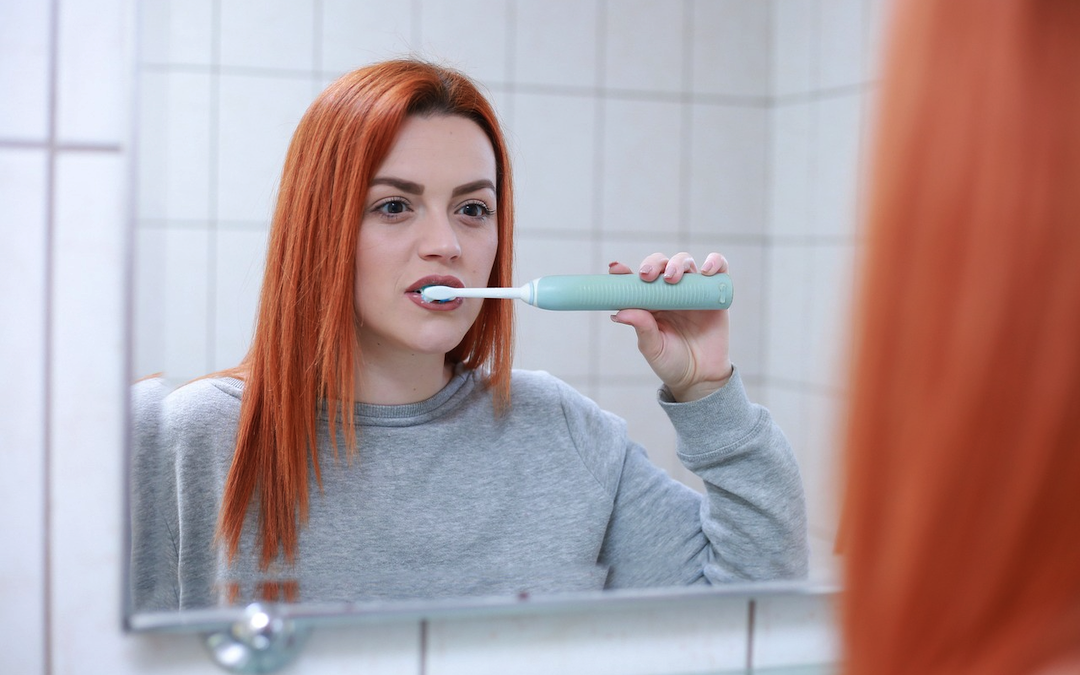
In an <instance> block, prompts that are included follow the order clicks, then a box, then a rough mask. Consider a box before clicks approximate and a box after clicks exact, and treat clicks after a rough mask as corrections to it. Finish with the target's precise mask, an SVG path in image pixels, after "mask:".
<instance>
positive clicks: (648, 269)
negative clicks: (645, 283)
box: [639, 265, 652, 274]
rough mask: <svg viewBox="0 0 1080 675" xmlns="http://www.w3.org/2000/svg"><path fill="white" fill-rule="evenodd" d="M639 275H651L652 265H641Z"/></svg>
mask: <svg viewBox="0 0 1080 675" xmlns="http://www.w3.org/2000/svg"><path fill="white" fill-rule="evenodd" d="M639 274H652V265H642V266H641V269H640V270H639Z"/></svg>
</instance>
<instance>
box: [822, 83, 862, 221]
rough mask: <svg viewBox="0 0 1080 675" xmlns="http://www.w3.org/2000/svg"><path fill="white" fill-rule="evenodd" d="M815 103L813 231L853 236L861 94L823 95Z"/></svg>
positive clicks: (860, 127)
mask: <svg viewBox="0 0 1080 675" xmlns="http://www.w3.org/2000/svg"><path fill="white" fill-rule="evenodd" d="M812 105H813V106H814V107H815V108H816V111H815V114H814V131H813V138H814V140H813V144H812V146H811V148H812V152H813V154H812V158H813V159H812V161H813V162H814V165H813V166H814V173H813V185H812V190H811V193H812V195H813V210H814V220H813V223H814V224H813V233H814V234H816V235H823V236H842V237H850V236H852V235H853V234H854V232H855V215H856V213H857V211H856V206H857V203H858V185H859V170H860V159H861V154H860V136H861V131H862V121H861V120H862V117H861V115H862V93H861V92H856V93H852V94H847V95H843V96H833V97H828V98H823V99H820V100H818V101H816V102H814V103H813V104H812Z"/></svg>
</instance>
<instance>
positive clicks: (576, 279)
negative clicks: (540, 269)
mask: <svg viewBox="0 0 1080 675" xmlns="http://www.w3.org/2000/svg"><path fill="white" fill-rule="evenodd" d="M528 287H529V289H530V298H529V299H528V300H527V301H526V302H528V303H529V304H530V305H534V306H536V307H539V308H540V309H554V310H603V311H610V310H619V309H629V308H635V309H648V310H661V309H727V308H728V307H730V306H731V300H732V295H733V288H732V285H731V277H729V276H728V275H727V274H714V275H712V276H708V277H707V276H703V275H701V274H685V275H683V278H682V279H680V280H679V282H678V283H676V284H671V283H668V282H666V281H664V280H663V279H657V280H656V281H653V282H647V281H642V280H641V278H640V277H639V276H638V275H636V274H566V275H554V276H547V277H540V278H539V279H535V280H533V281H532V282H531V283H530V284H529V285H528Z"/></svg>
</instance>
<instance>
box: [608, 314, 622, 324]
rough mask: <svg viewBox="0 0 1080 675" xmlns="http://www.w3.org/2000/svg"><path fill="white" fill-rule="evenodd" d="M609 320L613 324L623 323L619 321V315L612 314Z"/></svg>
mask: <svg viewBox="0 0 1080 675" xmlns="http://www.w3.org/2000/svg"><path fill="white" fill-rule="evenodd" d="M608 318H609V319H611V322H612V323H622V321H619V316H618V315H617V314H612V315H611V316H610V317H608Z"/></svg>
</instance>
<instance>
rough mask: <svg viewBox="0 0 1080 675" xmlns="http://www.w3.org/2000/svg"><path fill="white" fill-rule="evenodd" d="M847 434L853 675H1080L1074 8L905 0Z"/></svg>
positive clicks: (1008, 0) (847, 601)
mask: <svg viewBox="0 0 1080 675" xmlns="http://www.w3.org/2000/svg"><path fill="white" fill-rule="evenodd" d="M895 9H896V11H895V13H894V17H893V23H892V30H893V32H892V34H891V40H890V43H889V51H888V53H887V60H886V62H885V69H884V72H883V76H884V78H883V91H882V98H881V100H880V111H881V112H880V114H879V117H878V120H877V122H878V124H877V125H876V139H875V146H874V153H873V159H874V164H873V166H872V174H871V192H870V201H869V212H868V218H869V227H868V251H867V257H866V259H865V263H866V265H865V269H864V270H863V274H862V277H861V278H862V281H863V284H864V285H863V287H862V288H861V291H860V292H861V294H862V295H861V300H860V302H859V304H858V306H857V311H858V314H857V323H856V332H855V340H856V349H855V352H854V353H855V365H854V368H853V374H852V378H853V379H852V382H851V407H850V417H849V421H848V427H847V436H846V455H845V458H846V465H845V470H846V479H847V494H846V496H845V499H846V501H845V513H844V518H845V522H844V528H845V529H844V535H845V538H844V540H843V542H842V543H843V550H844V554H845V561H846V583H845V592H844V595H843V600H842V602H843V612H842V616H843V635H844V639H845V648H846V654H845V659H844V660H845V666H846V671H847V672H848V673H851V674H859V675H861V674H863V673H874V674H875V675H890V674H893V673H918V674H919V675H934V674H935V673H942V674H944V673H949V674H950V675H955V674H958V673H960V674H963V673H973V674H974V673H978V674H979V675H995V674H999V673H1000V674H1005V673H1009V674H1018V673H1028V674H1031V673H1037V672H1040V671H1041V669H1042V668H1044V667H1047V666H1049V665H1052V664H1054V663H1055V661H1056V662H1057V664H1058V665H1059V666H1060V665H1061V663H1062V662H1063V661H1062V660H1063V659H1067V658H1070V657H1071V658H1072V659H1073V661H1072V665H1073V667H1076V666H1077V665H1080V271H1078V270H1080V2H1076V0H990V1H986V0H902V1H901V2H898V3H897V4H896V7H895Z"/></svg>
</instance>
